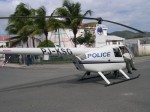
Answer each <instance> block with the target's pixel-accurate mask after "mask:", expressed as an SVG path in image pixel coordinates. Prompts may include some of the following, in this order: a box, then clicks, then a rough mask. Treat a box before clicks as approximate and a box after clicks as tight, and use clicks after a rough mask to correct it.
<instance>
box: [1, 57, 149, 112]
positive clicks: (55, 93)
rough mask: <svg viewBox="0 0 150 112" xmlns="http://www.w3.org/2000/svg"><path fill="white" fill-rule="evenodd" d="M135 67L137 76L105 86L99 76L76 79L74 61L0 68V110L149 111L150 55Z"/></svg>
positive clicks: (138, 59) (2, 111) (137, 59)
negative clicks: (72, 62) (81, 79)
mask: <svg viewBox="0 0 150 112" xmlns="http://www.w3.org/2000/svg"><path fill="white" fill-rule="evenodd" d="M135 66H136V68H138V71H134V74H132V76H136V75H137V74H141V76H140V77H139V78H138V79H135V80H131V81H127V82H123V83H120V84H116V85H112V86H108V87H105V86H104V84H105V82H104V81H103V80H102V79H101V78H100V77H97V78H92V79H88V80H84V81H79V79H80V78H81V76H82V75H83V73H84V72H81V71H77V70H76V69H75V67H74V66H73V64H63V65H62V64H60V65H58V64H57V65H54V64H53V65H35V66H29V67H16V68H12V67H4V68H0V112H150V57H138V58H136V59H135ZM92 75H97V74H92ZM130 76H131V75H130ZM110 80H111V81H116V79H114V78H113V77H110Z"/></svg>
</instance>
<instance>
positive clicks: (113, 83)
mask: <svg viewBox="0 0 150 112" xmlns="http://www.w3.org/2000/svg"><path fill="white" fill-rule="evenodd" d="M139 76H140V74H138V75H137V76H135V77H132V78H130V79H124V80H121V81H117V82H112V83H110V84H105V86H106V87H107V86H111V85H115V84H119V83H122V82H126V81H130V80H134V79H137V78H139Z"/></svg>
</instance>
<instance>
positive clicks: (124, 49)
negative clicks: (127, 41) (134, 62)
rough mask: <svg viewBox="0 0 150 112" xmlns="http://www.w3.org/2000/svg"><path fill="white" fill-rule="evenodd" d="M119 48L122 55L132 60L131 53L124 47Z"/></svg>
mask: <svg viewBox="0 0 150 112" xmlns="http://www.w3.org/2000/svg"><path fill="white" fill-rule="evenodd" d="M119 48H120V50H121V52H122V55H123V54H124V55H125V54H126V56H127V57H128V58H129V59H132V58H133V55H132V53H131V52H130V51H129V50H128V49H127V48H126V47H125V46H120V47H119Z"/></svg>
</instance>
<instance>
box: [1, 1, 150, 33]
mask: <svg viewBox="0 0 150 112" xmlns="http://www.w3.org/2000/svg"><path fill="white" fill-rule="evenodd" d="M62 1H63V0H49V1H48V0H0V16H9V15H10V14H12V13H13V12H14V10H15V7H16V6H17V5H18V4H19V3H20V2H23V3H26V4H28V5H30V6H31V7H33V8H38V7H40V6H45V7H46V9H47V12H48V15H50V14H51V13H52V11H53V10H54V9H56V8H57V7H60V6H61V5H62ZM72 1H74V2H79V3H81V6H82V11H83V12H85V11H86V10H88V9H90V10H92V11H93V15H92V17H102V18H103V19H107V20H112V21H116V22H121V23H123V24H126V25H130V26H132V27H135V28H138V29H141V30H144V31H150V19H149V18H150V7H149V6H150V1H149V0H136V1H132V0H72ZM4 21H5V22H4ZM104 24H106V25H107V26H109V31H115V30H124V29H126V28H123V27H120V26H117V25H113V24H109V23H104ZM6 25H7V22H6V20H0V26H2V27H1V28H0V34H2V33H5V31H4V29H5V27H6Z"/></svg>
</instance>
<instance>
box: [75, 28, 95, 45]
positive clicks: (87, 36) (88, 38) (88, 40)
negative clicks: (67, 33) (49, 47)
mask: <svg viewBox="0 0 150 112" xmlns="http://www.w3.org/2000/svg"><path fill="white" fill-rule="evenodd" d="M94 40H95V39H94V36H93V35H92V33H91V32H90V31H89V30H86V29H85V30H84V37H83V36H79V37H78V38H77V42H78V43H79V44H84V45H86V46H92V45H93V43H94V42H95V41H94ZM73 41H75V40H74V39H73Z"/></svg>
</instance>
